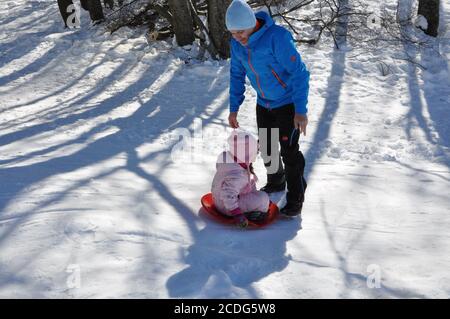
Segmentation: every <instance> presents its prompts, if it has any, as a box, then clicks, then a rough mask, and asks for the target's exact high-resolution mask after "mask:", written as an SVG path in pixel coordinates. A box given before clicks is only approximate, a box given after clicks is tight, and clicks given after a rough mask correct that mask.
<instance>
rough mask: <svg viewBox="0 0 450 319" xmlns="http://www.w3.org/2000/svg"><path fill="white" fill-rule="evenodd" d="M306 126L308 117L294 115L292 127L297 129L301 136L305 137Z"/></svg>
mask: <svg viewBox="0 0 450 319" xmlns="http://www.w3.org/2000/svg"><path fill="white" fill-rule="evenodd" d="M307 125H308V116H307V115H306V114H305V115H303V114H298V113H295V117H294V127H295V128H297V129H298V130H299V132H300V134H301V133H303V135H305V136H306V126H307Z"/></svg>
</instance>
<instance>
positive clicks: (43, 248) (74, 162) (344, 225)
mask: <svg viewBox="0 0 450 319" xmlns="http://www.w3.org/2000/svg"><path fill="white" fill-rule="evenodd" d="M441 3H442V6H443V10H442V12H443V13H442V17H441V29H440V33H441V34H442V36H441V37H439V38H438V39H436V40H433V41H434V42H433V47H432V48H430V49H429V50H428V51H422V52H416V51H414V50H412V52H413V53H414V58H415V60H416V61H418V62H420V63H421V64H422V65H423V66H425V67H426V69H421V68H419V67H416V66H415V65H413V64H411V63H408V62H406V61H402V60H398V59H395V58H394V57H395V56H401V55H402V54H404V51H405V50H408V51H411V50H410V48H403V47H398V48H391V47H389V48H388V49H386V51H389V52H385V54H383V55H380V54H379V53H376V52H372V53H366V54H360V55H354V56H353V55H352V53H353V52H352V48H351V47H350V46H347V47H346V49H345V50H336V49H333V48H332V46H331V45H330V43H328V42H326V39H324V40H323V41H322V42H321V43H319V44H318V45H316V46H315V47H307V46H301V47H299V50H300V52H301V53H302V56H303V58H304V60H305V62H306V63H307V65H308V68H309V69H310V71H311V91H310V101H309V121H310V123H309V126H308V132H307V136H306V137H303V136H302V138H301V149H302V150H303V152H304V154H305V157H306V161H307V167H306V177H307V180H308V190H307V194H306V202H305V205H304V211H303V214H302V215H303V216H302V218H294V219H281V220H279V221H277V222H276V223H274V224H273V225H271V226H270V227H269V228H266V229H263V230H257V231H241V230H238V229H234V228H230V227H226V226H224V225H220V224H216V223H214V222H213V221H211V220H209V219H208V218H207V216H205V215H204V214H202V212H201V210H200V202H199V201H200V198H201V196H202V195H203V194H205V193H207V192H208V191H209V189H210V183H211V181H212V177H213V174H214V170H215V163H214V162H215V159H216V157H217V154H218V153H219V152H220V150H221V149H222V147H223V145H224V139H225V137H226V135H227V133H228V132H229V129H228V130H227V115H228V84H229V83H228V81H229V79H228V76H229V75H228V72H229V63H228V62H227V61H220V62H216V61H206V62H198V61H196V60H195V59H194V58H195V57H196V56H197V54H198V47H196V46H191V47H188V48H179V47H176V46H172V43H171V41H170V40H169V41H168V42H157V43H152V44H151V45H150V46H149V45H148V44H147V42H146V40H145V36H144V35H145V32H144V31H145V30H140V29H136V30H134V29H128V28H122V29H120V30H118V31H117V32H116V33H114V34H113V35H109V34H107V33H104V32H103V30H102V29H101V28H99V27H88V25H89V17H88V15H87V13H86V12H82V15H81V28H80V29H77V30H69V31H66V30H64V29H62V28H61V21H60V17H59V12H58V8H57V5H56V2H55V1H50V0H39V1H38V0H23V1H20V2H16V1H2V2H1V3H0V13H1V14H0V17H1V18H0V51H1V52H2V54H1V57H0V95H1V99H0V181H1V183H0V297H3V298H15V297H20V298H24V297H31V298H140V297H145V298H179V297H191V298H422V297H426V298H448V297H449V293H450V279H449V277H448V269H450V236H449V232H448V229H449V228H450V196H449V192H448V190H449V186H450V170H449V166H450V152H449V148H450V131H449V127H450V125H449V124H450V123H449V121H450V114H449V113H450V112H449V107H448V106H449V104H450V90H449V89H448V88H449V87H450V68H449V57H450V41H449V38H450V30H449V29H448V25H449V21H450V14H449V13H448V12H450V2H449V1H441ZM396 50H397V51H396ZM380 61H383V62H384V63H385V64H386V65H387V66H389V72H388V73H387V74H385V75H383V74H382V72H381V71H380V65H379V64H380ZM186 62H187V63H186ZM246 94H247V98H246V101H245V103H244V105H243V106H242V107H241V111H240V113H239V117H238V119H239V122H240V125H241V127H243V128H245V129H247V130H249V131H251V132H253V133H256V122H255V111H254V105H255V101H256V94H255V92H254V91H253V90H252V89H251V88H250V87H248V89H247V93H246ZM182 134H186V135H185V136H186V137H189V139H186V141H190V142H191V143H186V144H180V138H179V136H180V135H182ZM202 137H203V138H202ZM181 146H182V147H184V148H182V149H181V150H185V151H188V150H193V151H195V153H193V154H192V153H188V154H187V158H189V159H190V161H188V162H186V161H180V160H176V159H177V157H176V156H175V157H173V156H172V155H177V154H172V150H173V149H174V147H175V148H176V149H178V150H180V148H179V147H181ZM182 155H183V154H182ZM184 155H186V154H184ZM199 155H200V156H199ZM255 169H256V172H257V174H258V175H259V177H260V181H259V185H260V186H262V185H263V184H264V182H265V174H264V167H263V165H262V160H261V159H260V158H259V159H258V161H257V163H256V166H255ZM272 200H274V201H275V202H277V203H278V204H279V205H280V206H282V205H283V204H284V201H283V199H282V196H281V194H274V195H272ZM74 276H75V277H74ZM374 276H375V277H374ZM377 276H379V277H377ZM73 278H75V279H77V278H78V279H79V281H77V280H74V281H71V280H72V279H73ZM372 279H374V282H375V287H374V288H371V287H373V286H371V285H370V284H368V283H370V281H371V280H372ZM72 283H75V285H72Z"/></svg>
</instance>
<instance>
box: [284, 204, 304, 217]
mask: <svg viewBox="0 0 450 319" xmlns="http://www.w3.org/2000/svg"><path fill="white" fill-rule="evenodd" d="M302 207H303V203H302V202H288V203H287V204H286V206H284V207H283V208H282V209H281V210H280V214H281V215H284V216H288V217H294V216H298V215H300V214H301V213H302Z"/></svg>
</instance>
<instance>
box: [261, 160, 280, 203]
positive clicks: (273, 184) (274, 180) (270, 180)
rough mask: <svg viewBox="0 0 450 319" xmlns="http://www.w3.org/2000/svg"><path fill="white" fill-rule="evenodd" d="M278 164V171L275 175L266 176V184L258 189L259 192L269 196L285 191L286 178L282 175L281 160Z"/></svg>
mask: <svg viewBox="0 0 450 319" xmlns="http://www.w3.org/2000/svg"><path fill="white" fill-rule="evenodd" d="M279 163H280V165H279V167H278V171H277V172H276V173H275V174H267V184H266V186H264V187H262V188H261V189H260V190H261V191H263V192H266V193H267V194H270V193H275V192H284V190H285V189H286V176H285V174H284V168H283V165H282V164H281V158H280V161H279Z"/></svg>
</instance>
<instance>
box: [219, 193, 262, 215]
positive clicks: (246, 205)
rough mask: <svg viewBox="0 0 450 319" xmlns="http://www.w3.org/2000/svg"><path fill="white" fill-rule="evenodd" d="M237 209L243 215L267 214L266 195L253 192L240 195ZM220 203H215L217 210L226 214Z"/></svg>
mask: <svg viewBox="0 0 450 319" xmlns="http://www.w3.org/2000/svg"><path fill="white" fill-rule="evenodd" d="M238 203H239V208H240V209H241V211H242V212H243V213H245V212H254V211H259V212H267V211H268V210H269V204H270V199H269V195H267V193H265V192H262V191H253V192H251V193H246V194H241V195H239V200H238ZM221 204H222V203H215V205H216V207H217V209H218V210H219V211H220V212H221V213H224V214H226V213H227V211H226V209H225V208H224V207H223V205H221Z"/></svg>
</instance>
